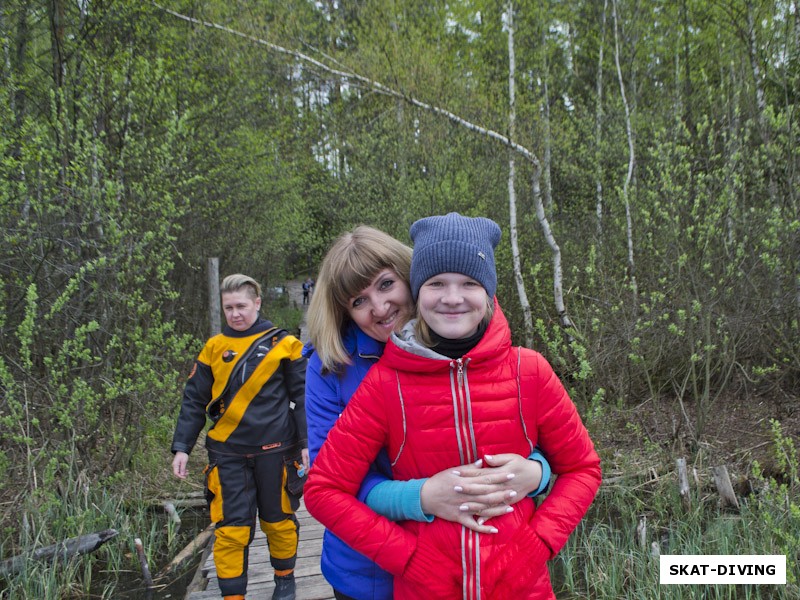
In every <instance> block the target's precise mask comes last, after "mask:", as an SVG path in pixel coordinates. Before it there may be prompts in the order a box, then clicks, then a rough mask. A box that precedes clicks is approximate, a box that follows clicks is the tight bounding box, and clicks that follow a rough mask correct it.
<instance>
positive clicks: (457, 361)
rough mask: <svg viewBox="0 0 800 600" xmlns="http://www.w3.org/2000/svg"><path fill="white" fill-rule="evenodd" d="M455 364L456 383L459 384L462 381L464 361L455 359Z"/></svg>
mask: <svg viewBox="0 0 800 600" xmlns="http://www.w3.org/2000/svg"><path fill="white" fill-rule="evenodd" d="M456 364H457V365H458V373H457V376H458V383H459V384H461V382H462V381H464V361H463V360H462V359H460V358H459V359H457V360H456Z"/></svg>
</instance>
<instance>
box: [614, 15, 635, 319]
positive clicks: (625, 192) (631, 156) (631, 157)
mask: <svg viewBox="0 0 800 600" xmlns="http://www.w3.org/2000/svg"><path fill="white" fill-rule="evenodd" d="M611 4H612V11H613V18H614V62H615V63H616V66H617V78H618V79H619V92H620V95H621V96H622V105H623V106H624V107H625V131H626V133H627V136H628V172H627V174H626V175H625V183H624V184H623V186H622V198H623V200H624V202H625V223H626V230H627V231H626V233H627V238H628V270H629V275H630V279H631V290H632V291H633V305H634V307H635V306H638V304H639V290H638V287H637V285H636V263H635V261H634V258H633V219H632V217H631V203H630V197H629V193H630V184H631V179H632V178H633V167H634V164H635V162H636V154H635V152H634V144H633V127H632V125H631V111H630V107H629V106H628V99H627V97H626V95H625V81H624V80H623V78H622V67H620V64H619V23H618V18H617V0H612V3H611Z"/></svg>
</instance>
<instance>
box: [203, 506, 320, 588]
mask: <svg viewBox="0 0 800 600" xmlns="http://www.w3.org/2000/svg"><path fill="white" fill-rule="evenodd" d="M296 516H297V521H298V523H299V524H300V540H299V544H298V548H297V564H296V566H295V580H296V582H297V600H333V597H334V596H333V589H332V588H331V586H330V584H328V582H327V581H326V580H325V578H324V577H323V576H322V572H321V571H320V564H319V563H320V555H321V554H322V535H323V533H324V531H325V528H324V527H322V525H320V524H319V523H318V522H317V521H316V520H315V519H314V518H313V517H312V516H311V515H310V514H308V511H306V510H305V507H304V506H301V508H300V510H299V511H298V512H297V513H296ZM212 545H213V539H212ZM248 562H249V567H248V569H247V579H248V585H247V595H248V597H251V596H252V597H259V598H270V597H271V596H272V591H273V589H274V588H275V583H274V581H273V578H274V572H273V569H272V565H270V563H269V551H268V549H267V538H266V536H265V535H264V533H263V532H262V531H261V529H260V528H258V527H257V528H256V531H255V533H254V535H253V542H252V543H251V544H250V557H249V561H248ZM199 571H200V572H201V573H202V575H203V576H204V577H206V578H207V586H206V589H205V590H204V591H197V592H193V593H191V594H190V595H189V597H188V599H189V600H205V599H207V598H220V596H221V594H220V591H219V583H218V582H217V577H216V568H215V566H214V555H213V548H212V551H211V553H210V554H209V555H208V557H207V559H206V561H205V562H204V563H203V565H202V566H201V567H200V569H199Z"/></svg>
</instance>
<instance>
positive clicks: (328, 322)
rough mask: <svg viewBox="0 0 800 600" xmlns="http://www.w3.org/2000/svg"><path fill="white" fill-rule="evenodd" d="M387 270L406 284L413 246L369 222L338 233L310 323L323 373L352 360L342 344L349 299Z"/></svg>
mask: <svg viewBox="0 0 800 600" xmlns="http://www.w3.org/2000/svg"><path fill="white" fill-rule="evenodd" d="M384 269H391V270H392V271H394V272H395V273H396V274H397V276H398V277H400V278H401V279H402V280H403V281H404V282H405V283H406V285H407V284H408V281H409V273H410V271H411V248H409V247H408V246H406V245H405V244H403V243H402V242H399V241H398V240H396V239H394V238H393V237H392V236H390V235H388V234H386V233H384V232H383V231H380V230H378V229H374V228H372V227H368V226H366V225H360V226H358V227H356V228H355V229H353V230H352V231H349V232H346V233H344V234H342V235H341V236H339V238H337V239H336V241H335V242H334V243H333V245H332V246H331V247H330V249H329V250H328V253H327V254H326V255H325V258H324V259H323V260H322V264H321V265H320V269H319V276H318V277H317V282H316V284H315V286H314V287H315V290H314V295H313V296H312V298H311V305H310V306H309V307H308V314H307V321H308V337H309V339H310V340H311V343H312V344H314V349H315V351H316V352H317V354H319V357H320V360H321V361H322V368H323V371H326V372H337V371H339V370H341V368H342V367H343V366H345V365H348V364H351V363H352V361H351V359H350V356H349V354H348V353H347V350H346V349H345V347H344V344H343V343H342V328H343V326H344V324H345V323H346V322H347V321H348V320H349V319H350V315H349V313H348V308H349V303H350V299H351V298H353V297H355V296H356V295H357V294H358V293H359V292H361V290H363V289H364V288H366V287H368V286H369V285H370V284H371V283H372V281H373V279H375V277H376V276H377V275H378V274H379V273H380V272H381V271H383V270H384Z"/></svg>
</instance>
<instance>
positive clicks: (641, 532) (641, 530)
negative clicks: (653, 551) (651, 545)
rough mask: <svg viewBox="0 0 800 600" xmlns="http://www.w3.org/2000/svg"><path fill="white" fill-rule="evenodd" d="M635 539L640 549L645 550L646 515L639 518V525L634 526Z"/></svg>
mask: <svg viewBox="0 0 800 600" xmlns="http://www.w3.org/2000/svg"><path fill="white" fill-rule="evenodd" d="M636 538H637V541H638V542H639V547H640V548H647V515H642V516H641V517H639V524H638V525H637V526H636Z"/></svg>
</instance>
